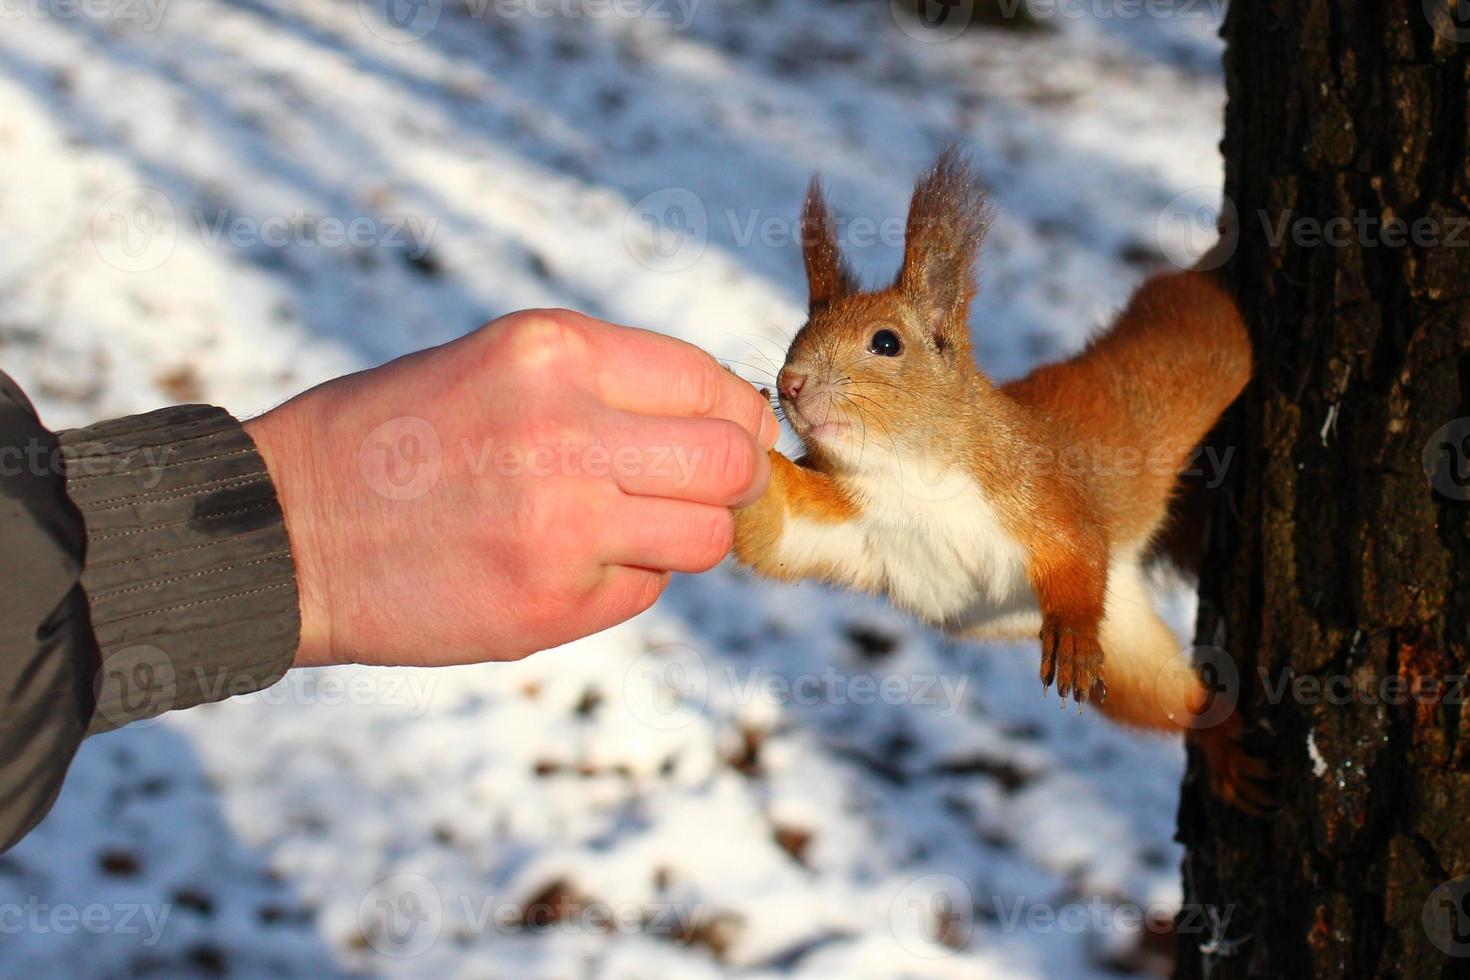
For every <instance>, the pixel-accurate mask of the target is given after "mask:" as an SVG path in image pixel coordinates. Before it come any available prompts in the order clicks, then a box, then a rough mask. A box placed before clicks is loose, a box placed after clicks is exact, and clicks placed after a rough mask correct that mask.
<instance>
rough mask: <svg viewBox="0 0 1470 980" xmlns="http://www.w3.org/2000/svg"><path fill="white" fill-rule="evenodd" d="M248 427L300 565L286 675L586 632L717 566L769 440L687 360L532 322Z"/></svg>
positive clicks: (475, 338)
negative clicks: (683, 577)
mask: <svg viewBox="0 0 1470 980" xmlns="http://www.w3.org/2000/svg"><path fill="white" fill-rule="evenodd" d="M246 429H247V431H248V432H249V433H250V435H251V436H252V438H254V439H255V442H256V444H257V445H258V446H259V448H260V452H261V455H262V456H263V457H264V459H265V462H266V466H267V468H268V469H269V470H270V473H271V477H272V479H273V480H274V481H275V484H276V487H277V491H278V493H279V496H280V499H281V506H282V509H283V511H284V513H285V518H286V525H287V530H288V532H289V534H290V538H291V546H292V551H293V552H294V555H295V559H296V566H297V579H298V582H299V585H300V594H301V614H302V633H301V646H300V649H299V651H298V653H297V656H296V665H297V666H317V665H323V664H332V663H345V662H358V663H369V664H408V665H415V666H437V665H444V664H459V663H475V662H479V661H485V660H514V659H518V658H520V657H524V656H526V655H527V654H530V653H533V652H535V651H537V650H542V649H546V648H548V647H552V646H557V645H559V644H562V643H566V642H568V641H571V640H573V639H576V638H578V637H581V636H586V635H588V634H591V633H595V632H597V631H599V630H602V629H606V628H607V627H609V626H612V625H614V624H615V623H619V622H621V621H623V620H625V619H627V618H629V617H631V616H633V615H636V614H637V613H639V612H641V611H643V610H644V609H646V608H648V607H649V606H650V605H652V604H653V602H654V600H655V599H657V598H658V596H659V594H660V593H661V592H662V591H663V589H664V586H665V585H667V583H668V580H669V573H670V572H674V571H678V572H700V571H705V570H707V569H709V568H712V567H713V566H714V565H716V564H718V563H719V562H720V560H721V559H722V558H724V556H725V554H726V553H727V552H728V551H729V549H730V545H731V541H732V538H733V534H734V530H733V521H732V517H731V513H730V508H731V507H740V506H744V505H746V504H749V503H751V502H753V501H754V500H756V499H757V498H758V497H759V496H760V494H761V492H762V490H763V489H764V488H765V484H766V481H767V480H768V479H769V476H770V463H769V461H768V460H767V458H766V452H765V450H767V449H769V448H770V447H771V446H772V445H774V443H775V441H776V437H777V434H778V423H777V422H776V419H775V416H774V415H773V414H772V412H771V409H770V406H769V405H768V404H767V403H766V401H765V400H764V399H763V398H762V397H761V396H760V394H759V393H758V392H756V390H755V389H754V388H752V387H750V386H749V385H748V384H746V383H745V382H743V381H741V380H740V379H739V378H737V377H735V376H734V375H733V374H730V373H729V372H728V371H726V370H725V369H724V368H722V367H721V366H720V365H719V364H718V363H717V362H716V361H715V360H714V359H713V358H711V357H710V356H709V355H708V354H705V353H704V352H702V351H700V350H699V349H698V348H695V347H692V346H690V345H688V344H685V343H683V342H681V341H678V340H674V339H672V338H669V337H665V336H662V335H659V334H655V333H650V332H648V331H644V330H636V329H632V328H627V327H618V326H614V325H612V324H608V323H604V322H602V321H600V320H595V319H592V318H591V317H586V316H582V315H580V314H576V313H571V312H567V311H564V310H528V311H525V312H521V313H513V314H510V315H508V316H505V317H502V318H500V319H498V320H496V321H494V322H493V323H490V324H488V325H487V326H485V327H483V328H481V329H480V330H478V331H476V332H475V333H473V334H470V335H469V336H466V337H463V338H461V339H459V340H456V341H453V342H452V343H449V344H445V345H444V346H442V347H436V348H433V349H430V350H426V351H421V352H419V353H416V354H411V355H408V356H407V357H403V358H400V359H399V360H396V361H393V362H391V363H389V364H386V365H384V366H382V367H379V368H375V369H373V370H370V371H364V372H362V373H360V374H354V375H350V376H348V377H345V378H339V379H337V380H335V381H331V382H328V383H326V384H323V385H321V386H319V387H317V388H314V389H312V390H310V391H308V392H305V393H304V394H302V395H300V396H298V397H296V398H293V399H292V400H291V401H289V402H286V403H285V404H284V405H282V406H280V407H279V408H277V409H275V410H273V411H271V412H268V413H267V414H265V415H263V416H261V417H260V418H257V419H254V420H253V421H250V422H248V423H246Z"/></svg>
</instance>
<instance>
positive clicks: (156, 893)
mask: <svg viewBox="0 0 1470 980" xmlns="http://www.w3.org/2000/svg"><path fill="white" fill-rule="evenodd" d="M1219 2H1220V0H1178V2H1167V3H1166V2H1162V0H1161V2H1153V3H1148V4H1144V3H1142V2H1136V0H1030V2H1026V0H990V2H985V3H972V2H970V0H948V2H947V3H942V2H939V0H891V2H890V0H844V2H832V0H826V2H814V0H747V2H733V0H386V2H382V0H363V2H357V0H294V2H291V0H279V2H278V0H234V2H225V0H192V2H189V3H184V2H179V0H174V2H170V0H72V2H60V0H58V2H46V0H0V368H3V369H4V370H6V371H8V372H9V373H11V374H12V375H14V376H15V377H16V379H17V380H18V381H19V382H20V383H21V385H22V386H23V387H25V388H26V390H27V391H28V392H29V393H30V394H31V396H32V397H33V398H34V399H35V400H36V401H37V404H38V407H39V408H40V410H41V412H42V415H43V419H44V420H45V421H46V422H47V423H48V424H49V425H50V426H52V427H53V428H61V427H66V426H70V425H76V424H81V423H85V422H89V421H92V420H95V419H98V418H104V417H113V416H119V415H124V414H129V413H133V412H139V411H146V410H149V409H153V408H156V407H158V406H161V405H165V404H169V403H176V402H190V401H205V402H210V403H214V404H219V405H223V406H225V407H227V408H229V409H230V410H232V411H233V412H235V413H236V414H239V415H242V416H246V415H251V414H255V413H259V412H261V411H264V410H266V409H268V408H270V407H271V406H273V405H275V404H277V403H279V402H280V401H282V400H284V399H286V398H288V397H290V396H291V395H292V394H294V393H296V392H299V391H301V390H303V389H305V388H307V387H309V386H311V385H313V384H315V383H317V382H319V381H322V380H324V379H327V378H329V377H333V376H335V375H338V374H341V373H345V372H348V371H353V370H357V369H361V368H364V367H368V366H371V365H375V364H378V363H381V362H383V361H384V360H387V359H390V358H392V357H395V356H397V355H400V354H403V353H405V352H408V351H411V350H414V349H417V348H421V347H424V346H426V345H431V344H436V343H441V342H443V341H446V340H449V339H451V338H454V337H457V336H460V335H462V334H464V333H466V332H467V331H469V330H471V329H473V328H474V327H476V326H477V325H479V324H481V323H483V322H485V321H486V320H489V319H492V318H494V317H495V316H498V315H500V314H502V313H505V312H508V311H511V310H516V309H520V308H524V307H529V306H566V307H572V308H575V309H578V310H582V311H585V312H587V313H591V314H594V315H597V316H600V317H605V318H608V319H611V320H615V321H618V322H623V323H631V324H637V325H640V326H645V327H651V328H654V329H658V330H661V331H666V332H668V333H670V334H673V335H675V336H678V337H682V338H684V339H686V340H688V341H691V342H693V343H695V344H698V345H700V346H702V347H704V348H706V349H707V350H709V351H711V352H712V353H714V354H716V355H717V356H719V357H720V358H722V359H723V360H725V361H726V362H727V363H729V364H730V365H731V366H732V367H733V368H734V369H735V370H737V371H739V372H740V373H742V374H743V375H745V376H747V377H749V378H751V379H752V380H753V381H756V382H769V380H770V378H771V377H772V376H773V374H774V372H775V369H776V368H777V367H778V366H779V364H780V361H781V358H782V355H783V352H784V349H785V345H786V341H787V339H788V338H789V337H790V335H791V334H792V332H793V331H794V330H795V329H796V328H797V327H799V326H800V325H801V322H802V318H803V311H804V308H805V290H804V281H803V277H802V271H801V263H800V257H799V253H798V249H797V245H796V226H795V219H796V215H797V211H798V208H799V206H800V200H801V196H802V192H803V190H804V187H805V184H806V182H807V180H808V179H809V177H810V176H811V174H812V173H813V172H818V171H819V172H821V173H822V175H823V176H824V178H825V180H826V183H827V188H828V194H829V200H830V201H831V202H832V203H833V204H834V205H835V207H836V210H837V212H838V214H839V217H840V227H839V238H840V240H841V241H842V243H843V245H844V247H845V249H846V250H847V252H848V254H849V255H850V256H851V257H852V259H853V260H854V263H855V265H856V266H857V268H858V269H859V270H860V272H861V273H862V274H863V276H864V277H865V278H866V279H868V280H869V281H877V280H879V279H882V278H884V277H888V276H891V275H892V274H893V272H894V271H895V270H896V268H897V264H898V259H899V255H900V253H901V244H902V242H901V229H902V223H903V217H904V214H905V209H906V205H907V198H908V193H909V191H910V190H911V188H912V182H913V179H914V177H915V175H916V174H918V173H919V172H920V171H922V170H923V169H924V168H925V167H926V166H928V165H929V164H930V163H931V162H932V160H933V158H934V157H935V156H936V155H937V154H938V152H939V151H940V150H941V149H943V148H944V147H945V146H946V145H947V144H949V143H951V142H954V141H959V142H960V143H962V144H963V145H964V146H965V147H966V148H967V149H968V150H969V151H970V152H971V153H972V155H973V157H974V158H975V160H976V161H977V163H978V165H979V167H980V169H981V170H982V172H983V173H984V174H985V176H986V178H987V180H988V181H989V183H990V184H991V186H992V187H993V193H994V201H995V205H996V214H997V219H996V222H995V225H994V228H993V231H992V233H991V236H990V240H989V244H988V246H987V248H986V251H985V253H984V255H983V256H982V260H981V265H982V275H981V280H982V291H981V296H980V298H979V300H978V301H977V303H976V306H975V310H974V316H973V331H974V335H975V339H976V344H977V350H978V352H979V357H980V359H981V362H982V364H983V366H985V367H986V368H987V369H988V370H989V371H990V372H991V373H992V374H994V375H996V376H998V377H1000V378H1007V377H1012V376H1014V375H1016V374H1018V373H1021V372H1024V371H1025V370H1026V369H1027V367H1028V366H1029V365H1031V364H1033V363H1035V362H1037V361H1038V360H1041V359H1045V358H1048V357H1052V356H1056V355H1060V354H1064V353H1066V352H1068V351H1071V350H1073V349H1075V348H1076V347H1077V346H1078V345H1080V344H1081V343H1082V341H1083V340H1084V339H1085V338H1086V336H1087V335H1088V333H1089V331H1091V330H1093V329H1095V328H1097V327H1098V326H1099V325H1101V324H1102V323H1104V322H1105V320H1106V318H1107V317H1108V315H1109V314H1110V313H1111V312H1112V311H1114V310H1116V309H1117V308H1118V307H1119V306H1120V305H1121V304H1122V302H1123V301H1124V300H1125V299H1126V297H1127V295H1128V293H1129V292H1130V291H1131V289H1132V288H1133V287H1134V286H1135V285H1136V284H1137V282H1138V281H1139V280H1140V279H1141V277H1142V276H1143V275H1144V274H1145V273H1146V272H1147V271H1148V270H1149V269H1150V268H1152V267H1155V266H1159V265H1163V264H1165V263H1167V262H1170V261H1173V262H1175V263H1179V262H1184V261H1188V258H1189V255H1190V253H1191V250H1194V249H1196V248H1198V246H1199V245H1200V244H1203V243H1204V242H1207V241H1208V239H1209V236H1210V235H1211V233H1212V228H1213V225H1212V218H1211V217H1210V216H1207V215H1203V216H1201V215H1198V214H1197V211H1198V208H1197V207H1196V202H1200V201H1208V200H1212V199H1214V198H1216V197H1217V196H1218V193H1219V185H1220V180H1221V164H1220V160H1219V154H1218V151H1217V148H1216V144H1217V142H1218V139H1219V134H1220V128H1221V113H1222V109H1223V105H1222V103H1223V85H1222V81H1221V77H1220V72H1219V69H1218V59H1219V55H1220V45H1219V42H1218V40H1217V39H1216V37H1215V33H1216V30H1217V26H1218V16H1219V13H1220V11H1219V9H1218V8H1219ZM320 437H321V439H322V440H323V443H324V444H329V443H330V442H331V440H332V439H333V434H332V433H331V432H330V431H323V432H322V433H320ZM453 531H454V529H452V528H446V529H445V532H446V533H453ZM433 546H434V545H433V542H432V541H426V542H424V547H426V548H432V547H433ZM1161 589H1162V591H1163V593H1164V595H1165V599H1166V601H1167V602H1168V603H1169V606H1170V608H1171V610H1172V613H1173V618H1174V620H1175V622H1176V624H1177V625H1178V626H1179V627H1180V628H1181V629H1183V628H1184V627H1185V626H1186V625H1187V624H1188V623H1189V622H1190V608H1189V602H1188V599H1187V597H1185V596H1184V595H1183V594H1182V593H1180V592H1179V591H1178V590H1177V589H1172V590H1171V589H1170V588H1169V587H1168V586H1161ZM1036 658H1037V654H1036V650H1035V648H1034V645H1021V646H1018V647H1014V648H986V649H979V648H972V647H966V646H960V645H956V644H953V643H950V642H947V641H946V640H944V639H943V638H942V637H940V636H938V635H937V634H934V633H932V632H930V631H928V630H926V629H923V628H920V627H918V626H916V625H915V624H913V623H911V622H910V621H908V620H907V619H905V618H904V617H903V616H901V615H899V614H897V613H895V612H893V611H891V610H889V609H887V608H885V607H884V606H882V605H881V604H879V603H876V602H873V601H870V600H867V599H863V598H858V597H851V596H843V595H839V594H836V593H832V592H828V591H826V590H823V589H820V588H816V587H784V586H782V587H778V586H773V585H769V584H764V583H757V582H754V581H752V580H751V579H749V578H748V576H746V575H744V574H743V573H740V572H738V571H736V570H734V569H720V570H717V571H715V572H712V573H710V574H708V575H704V576H700V577H698V578H689V577H681V578H678V579H676V581H675V583H674V585H673V586H672V588H671V589H670V591H669V593H668V594H667V596H666V597H665V599H663V600H662V601H661V602H660V603H659V604H658V605H657V606H656V607H655V608H654V609H653V610H652V611H650V612H649V613H647V614H646V615H644V616H642V617H639V618H638V619H637V620H635V621H633V622H631V623H628V624H626V625H625V626H623V627H620V628H618V629H615V630H612V631H610V632H608V633H605V634H603V635H600V636H597V637H593V638H591V639H588V640H586V641H583V642H580V643H577V644H574V645H572V646H570V647H567V648H564V649H561V650H557V651H552V652H549V653H546V654H543V655H540V656H537V657H535V658H532V659H531V660H530V661H528V662H525V663H521V664H515V665H491V666H484V667H473V668H458V669H453V670H442V671H437V672H416V671H411V670H367V669H351V668H341V669H331V670H321V671H298V672H294V673H293V674H292V675H290V676H289V677H288V678H287V679H286V680H285V681H283V682H282V683H281V684H280V685H278V686H277V687H276V688H273V689H271V690H270V691H267V692H263V693H260V694H256V695H251V696H248V697H244V698H239V699H236V700H233V701H230V702H227V703H223V704H219V705H211V706H207V707H201V708H197V709H194V710H191V711H188V712H181V713H177V714H175V715H171V716H166V717H164V718H163V719H161V720H158V721H157V722H155V723H145V724H143V725H139V726H135V727H133V728H130V729H128V730H125V731H122V732H118V733H115V734H110V735H107V736H103V737H99V738H96V739H94V740H92V741H90V742H89V743H88V744H87V745H86V746H84V748H83V751H82V753H81V755H80V756H79V758H78V759H77V761H76V764H75V766H74V767H73V770H72V773H71V776H70V779H69V782H68V783H67V785H66V788H65V791H64V793H63V795H62V797H61V799H60V801H59V802H58V804H57V806H56V809H55V811H54V812H53V813H52V814H51V816H50V817H49V818H48V819H47V820H46V822H45V823H44V824H43V825H42V826H41V827H40V828H39V829H38V830H37V831H35V832H34V833H33V834H32V836H31V837H30V838H28V839H27V840H26V841H25V842H24V843H23V844H22V845H21V846H19V847H18V848H16V849H15V850H13V851H12V852H10V853H8V854H6V855H3V856H0V975H3V976H15V977H21V976H43V975H60V976H71V977H147V976H168V977H177V976H233V977H257V976H260V977H264V976H277V977H280V976H286V977H290V976H303V977H325V976H339V975H340V976H408V977H476V978H548V980H550V978H556V980H561V978H582V977H588V978H592V977H596V978H617V980H644V978H647V980H662V978H671V980H683V978H706V977H722V976H733V977H750V978H767V977H808V978H832V977H840V978H854V980H862V978H875V980H876V978H884V980H888V978H896V977H964V978H976V977H1003V978H1018V977H1091V976H1118V975H1147V974H1150V973H1156V972H1158V971H1160V970H1166V969H1167V966H1168V950H1169V948H1170V947H1171V945H1172V937H1171V936H1170V935H1169V932H1168V926H1167V922H1168V920H1169V919H1170V918H1171V917H1172V915H1173V914H1174V912H1175V910H1176V909H1177V904H1178V901H1179V895H1180V887H1179V883H1178V875H1179V850H1178V847H1177V845H1175V844H1174V843H1173V842H1172V834H1173V828H1174V817H1175V808H1176V805H1177V799H1178V790H1177V785H1178V781H1179V779H1180V777H1181V774H1182V769H1183V750H1182V748H1181V746H1180V745H1178V744H1176V743H1174V742H1171V741H1167V740H1161V739H1156V738H1151V737H1143V736H1135V735H1132V734H1129V733H1126V732H1123V731H1120V730H1118V729H1116V728H1113V727H1111V726H1108V725H1107V724H1106V723H1105V722H1103V721H1101V720H1100V719H1099V718H1097V717H1094V716H1093V715H1091V714H1090V713H1089V714H1087V715H1081V716H1079V715H1078V714H1076V713H1075V712H1073V711H1071V710H1068V711H1066V712H1059V711H1058V710H1057V702H1056V700H1055V699H1054V698H1053V699H1050V700H1043V698H1042V697H1041V693H1040V688H1039V685H1038V683H1037V680H1036ZM1198 938H1199V937H1195V939H1196V940H1197V939H1198Z"/></svg>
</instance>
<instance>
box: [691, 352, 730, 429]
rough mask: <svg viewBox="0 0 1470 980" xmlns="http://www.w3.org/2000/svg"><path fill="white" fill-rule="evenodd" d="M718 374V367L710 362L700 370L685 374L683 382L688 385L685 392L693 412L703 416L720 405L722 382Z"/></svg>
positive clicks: (706, 415) (712, 412) (719, 372)
mask: <svg viewBox="0 0 1470 980" xmlns="http://www.w3.org/2000/svg"><path fill="white" fill-rule="evenodd" d="M720 374H721V371H720V368H719V367H718V366H717V365H715V364H714V363H713V362H711V363H710V364H707V365H705V367H704V368H703V369H702V370H699V371H691V372H690V373H689V374H687V375H685V379H684V383H685V384H686V385H688V392H687V394H688V398H689V404H690V405H691V406H693V408H692V411H693V414H695V415H699V416H704V417H708V416H711V415H714V414H715V411H716V410H717V409H718V408H719V405H720V391H721V387H722V385H723V382H724V379H723V378H722V377H721V376H720Z"/></svg>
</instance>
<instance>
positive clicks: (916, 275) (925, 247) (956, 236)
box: [897, 146, 990, 349]
mask: <svg viewBox="0 0 1470 980" xmlns="http://www.w3.org/2000/svg"><path fill="white" fill-rule="evenodd" d="M989 227H990V207H989V205H988V204H987V203H986V200H985V193H984V191H983V190H982V188H981V186H980V184H979V182H978V181H977V180H976V178H975V176H974V175H973V174H972V173H971V171H970V165H969V162H968V161H967V160H966V159H965V157H964V155H963V154H961V152H960V151H959V148H958V147H954V146H951V147H950V148H949V149H947V150H945V151H944V153H943V154H942V155H941V156H940V157H939V160H938V162H936V163H935V164H934V168H933V169H932V170H930V171H929V172H928V173H927V174H925V175H924V176H923V177H921V178H920V179H919V181H918V183H917V184H915V185H914V197H913V201H912V202H911V203H910V204H909V220H908V229H907V231H906V232H905V237H904V250H903V268H902V270H900V272H899V274H898V284H897V285H898V288H899V290H900V291H901V292H902V293H903V294H904V295H905V296H906V297H907V298H908V299H909V300H911V301H912V302H913V303H914V304H916V305H917V306H918V307H919V309H920V311H921V312H922V313H923V314H924V315H925V316H926V317H927V318H928V320H929V324H930V328H931V329H932V330H933V331H934V342H935V344H936V345H937V346H938V347H939V348H940V349H946V348H948V347H951V346H954V347H964V348H968V346H969V339H970V333H969V322H968V321H969V311H970V300H971V299H973V298H974V296H975V268H974V267H975V258H976V256H977V255H978V254H979V251H980V244H981V242H983V241H984V239H985V232H986V230H987V229H988V228H989Z"/></svg>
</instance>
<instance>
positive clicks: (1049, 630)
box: [1041, 616, 1108, 706]
mask: <svg viewBox="0 0 1470 980" xmlns="http://www.w3.org/2000/svg"><path fill="white" fill-rule="evenodd" d="M1053 681H1055V682H1056V685H1057V693H1059V694H1060V695H1061V696H1062V704H1066V703H1067V695H1068V694H1071V696H1072V698H1073V699H1074V700H1075V701H1076V702H1077V704H1078V705H1079V706H1081V704H1082V703H1083V702H1084V701H1089V700H1090V701H1092V702H1094V703H1096V704H1102V703H1103V702H1104V701H1106V700H1107V699H1108V685H1107V684H1106V682H1104V681H1103V651H1102V644H1101V643H1099V642H1098V637H1097V627H1096V626H1095V625H1093V626H1077V625H1073V624H1071V623H1068V622H1066V621H1065V620H1063V619H1062V618H1061V617H1059V616H1048V617H1046V618H1045V619H1044V620H1043V621H1042V624H1041V689H1042V691H1043V692H1044V691H1046V689H1047V688H1049V687H1051V685H1052V682H1053Z"/></svg>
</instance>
